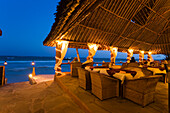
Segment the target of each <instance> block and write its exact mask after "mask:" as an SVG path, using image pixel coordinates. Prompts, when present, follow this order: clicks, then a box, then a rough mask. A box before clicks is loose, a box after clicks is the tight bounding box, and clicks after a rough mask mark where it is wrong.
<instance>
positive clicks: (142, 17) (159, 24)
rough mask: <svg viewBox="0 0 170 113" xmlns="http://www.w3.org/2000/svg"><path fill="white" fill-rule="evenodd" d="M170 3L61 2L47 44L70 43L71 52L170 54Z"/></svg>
mask: <svg viewBox="0 0 170 113" xmlns="http://www.w3.org/2000/svg"><path fill="white" fill-rule="evenodd" d="M169 21H170V0H61V1H60V3H59V6H57V13H56V19H55V23H54V24H53V26H52V29H51V32H50V33H49V35H48V36H47V38H46V39H45V40H44V42H43V44H44V45H45V46H54V44H55V43H54V42H55V40H59V39H62V40H68V41H70V44H69V47H70V48H76V47H78V48H87V45H86V44H87V43H96V44H100V45H101V47H100V49H105V47H107V46H115V47H118V48H119V51H126V50H127V49H129V48H132V49H134V50H137V51H138V50H145V51H149V50H152V51H155V52H157V53H163V54H170V29H169V28H170V23H169Z"/></svg>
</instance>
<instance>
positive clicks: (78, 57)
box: [76, 48, 81, 62]
mask: <svg viewBox="0 0 170 113" xmlns="http://www.w3.org/2000/svg"><path fill="white" fill-rule="evenodd" d="M76 52H77V59H78V61H79V62H81V61H80V56H79V51H78V48H76Z"/></svg>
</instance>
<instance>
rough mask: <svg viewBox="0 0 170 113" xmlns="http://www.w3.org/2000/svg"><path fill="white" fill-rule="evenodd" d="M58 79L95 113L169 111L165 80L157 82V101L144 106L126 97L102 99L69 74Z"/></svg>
mask: <svg viewBox="0 0 170 113" xmlns="http://www.w3.org/2000/svg"><path fill="white" fill-rule="evenodd" d="M58 79H59V81H60V82H62V83H63V84H64V85H65V86H66V87H67V88H68V89H69V90H70V91H71V92H72V93H73V94H75V95H76V96H77V97H78V98H79V99H80V100H81V101H82V102H83V103H85V105H86V106H87V107H88V108H89V109H90V110H91V111H92V112H93V113H168V84H164V83H163V82H158V84H157V87H156V94H155V102H154V103H151V104H149V105H148V106H146V107H144V108H143V107H141V106H140V105H138V104H136V103H134V102H132V101H130V100H127V99H124V98H111V99H107V100H103V101H101V100H99V99H98V98H96V97H95V96H94V95H93V94H92V93H91V92H90V91H85V90H84V89H82V88H80V87H79V84H78V78H75V77H71V76H69V75H67V76H63V77H58Z"/></svg>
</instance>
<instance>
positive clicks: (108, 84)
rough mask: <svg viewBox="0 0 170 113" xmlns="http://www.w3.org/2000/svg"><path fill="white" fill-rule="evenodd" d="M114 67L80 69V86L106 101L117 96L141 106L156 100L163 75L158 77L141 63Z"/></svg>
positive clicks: (78, 70) (78, 68)
mask: <svg viewBox="0 0 170 113" xmlns="http://www.w3.org/2000/svg"><path fill="white" fill-rule="evenodd" d="M115 67H116V68H114V66H113V68H109V67H107V66H106V65H104V66H89V65H88V66H84V67H83V68H82V67H77V68H76V69H77V72H78V80H79V86H80V87H81V88H83V89H85V90H89V91H90V92H91V93H92V94H93V95H95V96H96V97H97V98H99V99H100V100H103V101H105V100H107V99H109V98H113V97H118V98H123V99H128V100H130V101H133V102H134V103H137V104H138V105H141V106H142V107H145V106H146V105H149V104H151V103H153V102H154V101H155V100H154V97H155V89H156V86H157V83H158V81H159V79H160V78H162V75H155V74H154V72H153V71H151V70H149V69H148V68H146V67H140V64H139V63H128V64H127V63H124V64H123V65H122V66H115ZM117 67H118V68H117Z"/></svg>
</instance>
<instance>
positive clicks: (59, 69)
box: [55, 42, 62, 75]
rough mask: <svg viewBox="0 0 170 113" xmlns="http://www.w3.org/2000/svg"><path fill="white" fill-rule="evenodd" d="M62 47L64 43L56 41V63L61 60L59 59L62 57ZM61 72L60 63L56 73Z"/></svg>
mask: <svg viewBox="0 0 170 113" xmlns="http://www.w3.org/2000/svg"><path fill="white" fill-rule="evenodd" d="M61 48H62V43H60V42H57V43H56V57H55V58H56V64H57V63H58V62H59V60H60V59H61ZM60 74H61V65H59V66H58V67H57V69H56V70H55V75H60Z"/></svg>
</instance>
